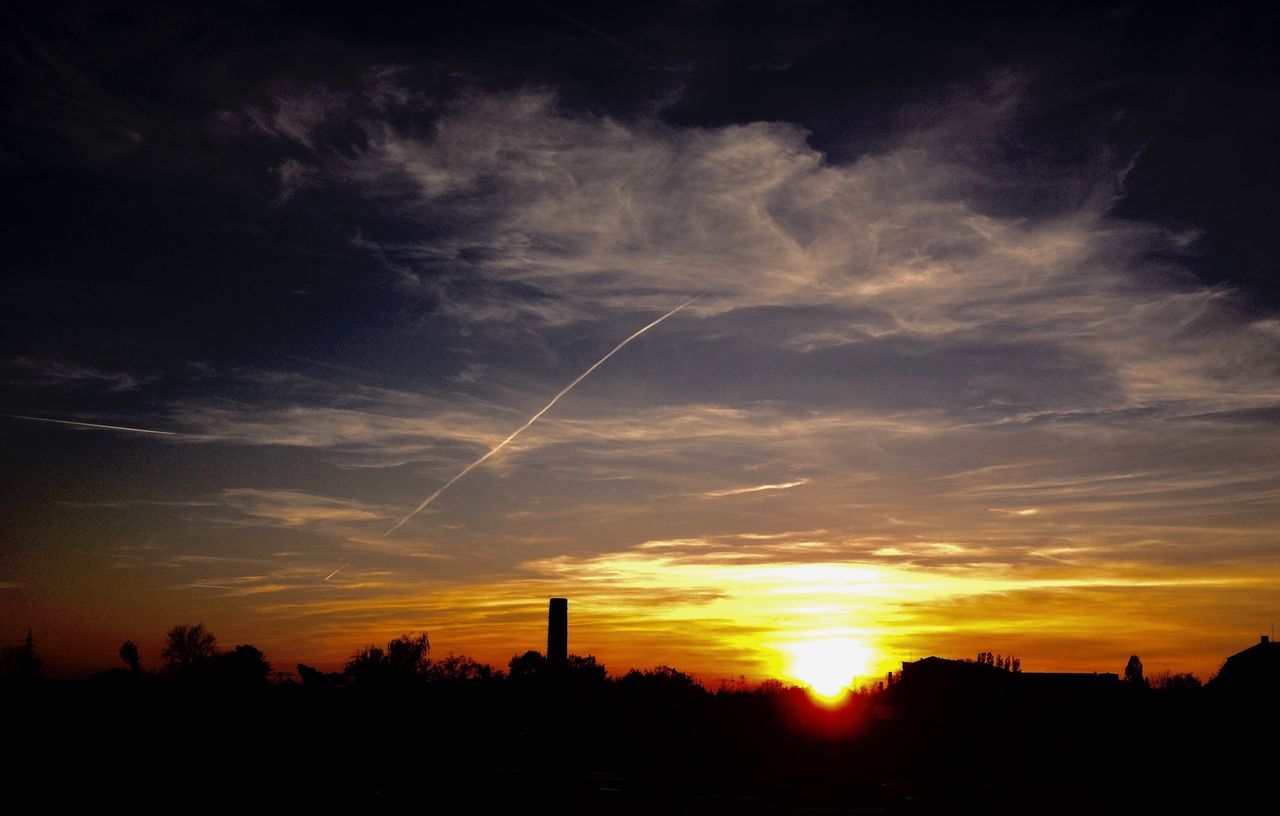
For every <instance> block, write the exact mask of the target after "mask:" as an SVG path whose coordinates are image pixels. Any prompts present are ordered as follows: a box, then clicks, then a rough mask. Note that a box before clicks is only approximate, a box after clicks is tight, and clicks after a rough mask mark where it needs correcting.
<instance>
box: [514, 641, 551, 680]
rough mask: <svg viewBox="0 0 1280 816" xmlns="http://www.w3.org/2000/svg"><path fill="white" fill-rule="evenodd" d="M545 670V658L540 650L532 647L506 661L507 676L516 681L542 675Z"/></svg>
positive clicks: (532, 678) (533, 678)
mask: <svg viewBox="0 0 1280 816" xmlns="http://www.w3.org/2000/svg"><path fill="white" fill-rule="evenodd" d="M546 670H547V658H546V657H545V656H543V654H542V653H541V652H536V651H534V650H532V649H530V650H529V651H527V652H525V653H524V654H522V655H516V656H515V657H513V658H511V661H510V662H509V663H507V676H508V677H510V678H511V679H512V680H515V681H516V682H525V681H530V680H535V679H537V678H539V677H542V676H543V675H544V674H545V673H546Z"/></svg>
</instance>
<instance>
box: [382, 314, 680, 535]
mask: <svg viewBox="0 0 1280 816" xmlns="http://www.w3.org/2000/svg"><path fill="white" fill-rule="evenodd" d="M700 297H702V295H698V297H695V298H691V299H689V300H686V301H685V302H684V303H681V304H680V305H679V306H677V307H675V308H674V309H672V310H671V311H669V312H667V313H666V314H664V315H663V316H662V317H660V318H658V319H657V320H655V321H653V322H652V323H650V324H649V325H647V326H645V327H644V328H642V329H640V330H639V331H637V332H636V333H635V334H633V335H631V336H630V337H628V338H627V339H626V340H623V341H622V342H621V343H619V344H618V345H616V346H614V347H613V350H612V351H610V352H609V353H608V354H606V355H605V356H603V357H601V358H600V359H599V360H597V361H596V363H595V365H593V366H591V368H588V369H587V370H586V371H584V372H582V373H581V374H579V375H578V378H577V379H576V380H574V381H573V382H571V383H569V384H568V385H566V386H565V387H564V388H563V389H561V391H560V393H559V394H556V395H555V396H554V397H552V398H551V402H548V403H547V404H546V405H544V406H543V407H542V410H541V411H539V412H538V413H536V414H534V415H533V416H531V417H529V419H528V420H527V421H526V422H525V423H524V424H523V425H521V426H520V427H519V428H516V429H515V430H514V431H512V432H511V435H510V436H508V437H507V438H506V439H504V440H502V441H501V442H499V443H498V444H496V445H494V446H493V449H492V450H490V451H489V452H488V453H486V454H485V455H484V456H481V457H480V458H479V459H477V460H475V461H474V462H472V463H471V464H469V465H467V466H466V467H465V468H463V469H462V471H461V472H460V473H459V474H458V475H457V476H454V477H453V478H452V479H450V480H449V481H447V482H445V483H444V486H443V487H441V488H440V489H439V490H437V491H436V492H434V493H432V494H431V495H430V496H427V497H426V498H425V499H423V500H422V504H419V505H418V506H417V507H416V508H414V510H413V512H411V513H409V515H407V516H405V517H404V518H402V519H400V521H398V522H396V524H395V526H394V527H392V528H391V529H390V530H387V531H386V532H385V533H383V534H382V536H383V538H386V537H387V536H389V535H391V534H392V533H394V532H395V531H396V530H399V529H400V528H401V527H402V526H404V523H405V522H406V521H408V520H409V519H411V518H413V517H414V516H416V515H418V514H419V513H421V512H422V511H423V510H424V509H425V508H426V506H427V505H428V504H431V502H433V501H435V500H436V498H437V497H439V495H440V494H441V493H443V492H445V491H446V490H448V489H449V488H451V487H453V485H454V483H455V482H457V481H458V480H459V479H461V478H462V477H463V476H466V475H467V474H468V473H470V472H471V471H473V470H475V469H476V468H478V467H480V466H481V465H483V464H484V463H485V462H486V461H488V460H489V458H490V457H492V456H493V455H494V454H496V453H497V452H498V451H500V450H502V449H503V448H505V447H506V446H507V445H508V444H510V442H511V440H513V439H515V438H516V437H517V436H519V435H520V434H522V433H523V432H524V430H525V429H526V428H528V427H529V426H530V425H532V424H533V423H535V422H537V421H538V420H539V419H541V418H542V415H543V414H545V413H546V412H547V411H550V410H551V408H552V406H554V405H555V404H556V403H557V402H559V401H560V398H561V397H563V396H564V395H565V394H568V393H569V392H570V391H572V390H573V387H574V386H575V385H577V384H578V383H580V382H582V381H583V380H585V379H586V378H587V377H589V376H590V375H591V372H593V371H595V370H596V369H597V368H599V367H600V366H602V365H604V364H605V362H606V361H608V359H609V358H610V357H612V356H613V355H615V354H617V353H618V352H619V351H622V349H623V348H625V347H626V345H627V344H628V343H630V342H631V341H632V340H635V339H636V338H637V337H639V336H640V335H642V334H644V333H645V332H647V331H649V329H652V328H653V327H654V326H656V325H658V324H659V323H661V322H662V321H664V320H666V319H667V318H668V317H671V316H672V315H673V314H675V313H676V312H678V311H680V310H681V309H683V308H684V307H686V306H688V305H689V304H691V303H693V302H694V301H695V300H697V299H698V298H700Z"/></svg>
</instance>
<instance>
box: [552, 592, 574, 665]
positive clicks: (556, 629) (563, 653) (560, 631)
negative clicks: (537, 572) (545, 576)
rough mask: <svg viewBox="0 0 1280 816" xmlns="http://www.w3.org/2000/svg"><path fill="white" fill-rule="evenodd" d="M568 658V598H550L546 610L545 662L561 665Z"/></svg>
mask: <svg viewBox="0 0 1280 816" xmlns="http://www.w3.org/2000/svg"><path fill="white" fill-rule="evenodd" d="M568 659H569V599H568V598H552V599H551V604H550V607H549V608H548V610H547V662H548V663H550V664H551V665H553V666H563V665H564V664H565V663H566V662H567V661H568Z"/></svg>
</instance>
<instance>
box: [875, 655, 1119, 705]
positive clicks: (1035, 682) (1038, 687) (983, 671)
mask: <svg viewBox="0 0 1280 816" xmlns="http://www.w3.org/2000/svg"><path fill="white" fill-rule="evenodd" d="M1120 688H1121V683H1120V677H1119V675H1117V674H1114V673H1112V672H1104V673H1096V672H1022V671H1017V672H1015V671H1009V670H1007V669H1002V668H998V667H996V666H993V665H991V664H989V663H977V662H974V661H972V660H948V659H946V658H942V657H926V658H924V659H922V660H916V661H913V662H904V663H903V664H902V675H901V677H900V678H899V679H898V681H897V682H895V683H894V684H893V686H892V688H891V689H890V692H891V698H892V699H893V701H894V702H903V703H906V702H921V701H923V702H926V703H933V704H946V705H952V704H956V703H960V702H962V701H976V700H996V699H1002V698H1005V697H1008V696H1010V695H1018V696H1022V697H1033V698H1041V697H1046V696H1063V697H1067V698H1070V697H1089V696H1092V695H1097V694H1108V693H1111V692H1114V691H1116V690H1118V689H1120Z"/></svg>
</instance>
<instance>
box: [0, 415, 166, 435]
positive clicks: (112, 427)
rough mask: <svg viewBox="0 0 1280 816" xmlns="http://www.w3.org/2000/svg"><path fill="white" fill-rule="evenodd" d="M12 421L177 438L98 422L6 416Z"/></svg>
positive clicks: (159, 432) (141, 429)
mask: <svg viewBox="0 0 1280 816" xmlns="http://www.w3.org/2000/svg"><path fill="white" fill-rule="evenodd" d="M5 416H7V417H9V418H10V419H29V420H31V421H32V422H55V423H57V424H59V425H75V426H76V427H77V428H99V429H101V430H104V431H128V432H129V433H149V434H160V435H161V436H177V434H176V433H175V432H174V431H152V430H148V429H146V428H126V427H124V426H122V425H99V424H98V423H96V422H74V421H72V420H70V419H49V418H48V417H33V416H22V415H20V414H5Z"/></svg>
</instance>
